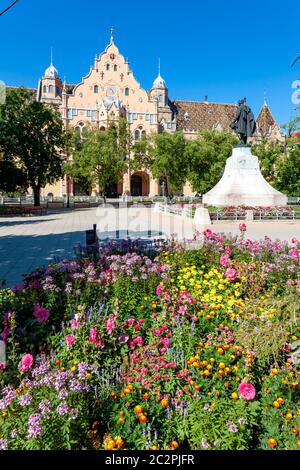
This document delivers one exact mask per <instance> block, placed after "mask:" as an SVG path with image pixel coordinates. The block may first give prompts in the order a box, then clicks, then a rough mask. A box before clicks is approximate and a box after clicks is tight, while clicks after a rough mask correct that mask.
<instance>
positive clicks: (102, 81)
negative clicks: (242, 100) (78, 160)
mask: <svg viewBox="0 0 300 470" xmlns="http://www.w3.org/2000/svg"><path fill="white" fill-rule="evenodd" d="M37 100H38V101H41V102H44V103H47V104H49V105H54V106H56V107H58V108H59V110H60V112H61V115H62V118H63V121H64V124H65V127H66V128H74V129H75V130H76V131H77V132H81V131H82V129H83V128H84V127H85V126H89V125H93V126H96V127H98V128H99V129H100V130H105V129H106V127H107V125H108V122H110V121H113V120H116V119H118V118H120V117H123V118H126V119H127V121H128V123H129V127H130V132H131V133H132V137H133V139H134V140H138V139H140V138H141V136H142V135H143V134H150V133H152V132H154V133H159V132H163V131H166V132H171V133H172V132H175V131H176V130H178V129H182V130H183V132H184V135H185V136H186V138H187V139H196V138H197V135H198V132H199V130H200V129H216V130H220V131H221V130H226V131H231V128H230V123H231V122H232V120H233V118H234V116H235V113H236V109H237V106H236V105H235V104H223V103H210V102H208V99H207V98H205V100H204V101H203V102H192V101H183V100H173V101H172V100H170V98H169V95H168V88H167V85H166V82H165V81H164V79H163V78H162V76H161V74H160V70H159V73H158V77H157V78H156V79H155V80H154V82H153V85H152V88H151V90H149V91H146V90H144V89H143V88H142V87H141V85H140V84H139V82H138V81H137V80H136V78H135V77H134V75H133V72H132V70H131V68H130V65H129V63H128V61H127V60H126V59H125V58H124V57H123V56H122V55H121V54H120V52H119V50H118V48H117V46H116V45H115V42H114V37H113V35H111V38H110V43H109V44H108V46H107V47H106V49H105V50H104V52H103V53H102V54H100V56H96V58H95V61H94V64H93V66H92V67H91V68H90V71H89V73H88V74H87V75H86V76H85V77H84V78H83V80H82V82H81V83H79V84H77V85H70V84H67V83H65V82H64V83H63V82H62V80H61V79H60V77H59V74H58V71H57V70H56V68H55V67H54V65H53V63H52V59H51V64H50V67H48V68H47V70H46V71H45V73H44V76H43V77H42V78H41V79H40V81H39V84H38V89H37ZM258 118H259V119H258V132H259V129H260V127H261V126H263V125H264V126H265V127H266V126H268V132H269V133H271V136H273V137H274V138H276V139H281V138H283V136H282V134H281V132H280V128H279V126H278V125H277V123H276V121H275V119H274V118H273V116H272V114H271V112H270V110H269V108H268V106H267V104H266V103H265V104H264V106H263V108H262V110H261V112H260V114H259V117H258ZM267 121H268V123H267ZM260 122H262V123H263V124H262V125H261V126H260V124H259V123H260ZM270 123H271V124H270ZM265 127H264V129H265ZM256 138H259V135H257V136H256ZM183 191H184V194H186V195H191V194H193V193H192V191H191V188H190V186H189V184H188V182H187V184H186V185H185V188H184V190H183ZM67 193H69V194H71V195H72V194H73V195H76V194H80V193H81V190H80V188H78V187H77V186H76V185H75V184H74V183H73V182H69V181H68V180H67V179H66V178H65V179H64V180H62V181H60V182H58V183H57V184H56V185H52V186H47V187H46V188H45V189H44V190H43V195H44V196H47V195H49V194H53V195H54V196H58V195H60V196H61V195H65V194H67ZM108 193H109V194H108V196H120V195H122V194H124V193H126V194H131V195H133V196H148V195H149V196H155V195H159V194H161V185H160V182H159V181H156V180H155V179H154V178H153V177H152V175H151V174H150V173H149V171H144V170H143V169H141V170H140V171H138V172H136V171H135V172H133V173H130V171H128V172H126V174H124V176H123V181H121V182H120V183H119V184H117V185H115V186H114V187H111V188H109V189H108Z"/></svg>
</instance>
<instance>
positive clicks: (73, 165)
mask: <svg viewBox="0 0 300 470" xmlns="http://www.w3.org/2000/svg"><path fill="white" fill-rule="evenodd" d="M72 141H73V149H72V145H71V153H72V160H71V161H69V162H68V163H67V164H66V165H65V172H66V173H67V174H68V175H69V176H72V177H73V178H74V180H75V181H76V182H78V183H79V184H80V185H81V186H83V187H84V188H86V189H89V190H90V189H92V188H94V187H98V190H99V193H100V194H101V195H102V196H104V197H105V190H106V187H107V186H108V185H110V184H113V183H117V182H118V181H120V179H121V178H122V175H123V172H124V171H125V169H126V166H127V163H126V159H127V156H126V153H127V147H125V136H124V126H123V123H119V124H118V127H116V126H115V125H114V124H113V123H110V124H109V126H108V128H107V130H105V131H100V130H98V129H95V128H92V127H90V128H84V129H83V131H82V135H81V136H80V138H79V136H78V134H77V133H76V131H74V133H73V139H72ZM69 151H70V149H69Z"/></svg>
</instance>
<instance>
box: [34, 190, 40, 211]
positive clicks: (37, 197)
mask: <svg viewBox="0 0 300 470" xmlns="http://www.w3.org/2000/svg"><path fill="white" fill-rule="evenodd" d="M33 198H34V207H39V206H40V205H41V203H40V188H37V187H34V188H33Z"/></svg>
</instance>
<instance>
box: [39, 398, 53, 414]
mask: <svg viewBox="0 0 300 470" xmlns="http://www.w3.org/2000/svg"><path fill="white" fill-rule="evenodd" d="M39 411H40V413H41V415H47V414H50V413H51V403H50V400H43V401H41V403H39Z"/></svg>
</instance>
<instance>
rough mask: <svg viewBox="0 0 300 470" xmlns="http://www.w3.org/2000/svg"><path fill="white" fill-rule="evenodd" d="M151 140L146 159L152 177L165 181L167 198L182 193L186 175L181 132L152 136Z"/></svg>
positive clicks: (184, 142) (183, 138)
mask: <svg viewBox="0 0 300 470" xmlns="http://www.w3.org/2000/svg"><path fill="white" fill-rule="evenodd" d="M151 140H152V142H151V144H150V145H149V149H148V154H149V157H148V158H150V159H149V166H150V170H151V173H152V175H153V176H154V178H156V179H158V180H160V181H161V180H164V181H165V183H166V193H167V195H168V196H170V195H171V194H172V193H173V192H175V191H182V188H183V185H184V184H185V182H186V173H187V165H186V161H185V146H186V140H185V137H184V134H183V132H182V131H176V132H174V134H169V133H167V132H163V133H161V134H153V135H152V136H151Z"/></svg>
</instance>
